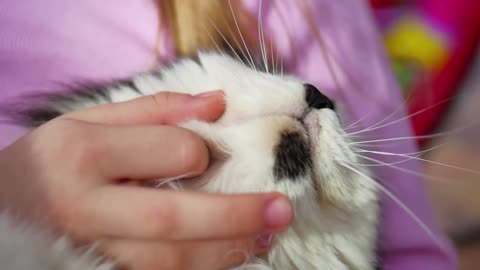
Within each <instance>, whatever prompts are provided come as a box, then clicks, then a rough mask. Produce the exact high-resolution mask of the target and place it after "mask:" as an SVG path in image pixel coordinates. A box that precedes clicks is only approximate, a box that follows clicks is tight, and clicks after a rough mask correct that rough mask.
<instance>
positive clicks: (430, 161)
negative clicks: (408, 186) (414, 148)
mask: <svg viewBox="0 0 480 270" xmlns="http://www.w3.org/2000/svg"><path fill="white" fill-rule="evenodd" d="M358 152H363V153H370V154H375V155H383V156H398V157H409V158H410V159H415V160H420V161H423V162H427V163H431V164H435V165H439V166H443V167H447V168H451V169H455V170H459V171H463V172H469V173H473V174H479V175H480V171H476V170H471V169H467V168H462V167H458V166H454V165H450V164H446V163H442V162H438V161H433V160H429V159H425V158H420V157H418V156H417V157H415V156H409V155H404V154H396V153H390V152H383V151H369V150H360V151H358Z"/></svg>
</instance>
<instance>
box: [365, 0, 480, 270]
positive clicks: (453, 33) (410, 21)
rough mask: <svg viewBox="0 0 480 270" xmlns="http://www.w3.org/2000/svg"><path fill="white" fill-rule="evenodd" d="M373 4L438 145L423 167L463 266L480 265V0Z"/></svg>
mask: <svg viewBox="0 0 480 270" xmlns="http://www.w3.org/2000/svg"><path fill="white" fill-rule="evenodd" d="M371 6H372V11H373V14H374V16H375V19H376V21H377V24H378V25H379V28H380V30H381V34H382V37H383V42H384V45H385V47H386V49H387V52H388V54H389V57H390V59H391V62H392V66H393V69H394V71H395V73H396V76H397V78H398V79H399V81H400V82H401V84H402V88H403V91H404V95H405V99H406V101H407V104H408V109H409V113H410V114H415V113H416V112H418V113H417V114H415V115H414V116H413V117H412V118H411V122H412V125H413V127H414V130H415V133H416V135H417V136H420V138H419V139H418V140H417V141H418V144H419V146H420V147H421V148H422V149H430V148H432V147H435V146H440V147H437V148H435V149H433V150H431V151H428V152H426V153H425V154H424V155H422V156H421V158H424V159H427V160H430V161H432V162H430V161H425V162H424V167H425V171H426V173H427V175H428V177H429V178H430V179H428V180H427V184H428V187H429V191H430V197H431V200H432V204H433V207H434V209H435V212H436V214H437V217H438V221H439V223H440V225H441V226H442V228H443V230H444V231H445V232H446V233H447V234H448V235H449V236H450V238H451V239H452V241H453V242H454V243H455V245H456V247H457V250H458V254H459V260H460V267H459V269H461V270H473V269H480V266H479V265H480V124H479V123H480V47H479V36H480V0H417V1H400V0H397V1H395V0H371ZM422 110H423V112H421V113H420V111H422ZM434 134H437V135H434ZM432 135H433V136H432ZM440 163H443V164H447V166H442V165H439V164H440ZM454 167H459V168H463V169H458V168H454ZM474 171H479V172H478V173H476V172H474ZM438 178H442V179H438Z"/></svg>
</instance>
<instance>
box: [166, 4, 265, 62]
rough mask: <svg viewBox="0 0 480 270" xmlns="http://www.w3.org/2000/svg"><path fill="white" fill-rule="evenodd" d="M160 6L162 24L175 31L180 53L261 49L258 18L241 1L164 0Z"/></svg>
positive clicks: (184, 54) (176, 44)
mask: <svg viewBox="0 0 480 270" xmlns="http://www.w3.org/2000/svg"><path fill="white" fill-rule="evenodd" d="M158 5H159V10H160V23H161V27H167V28H168V29H169V30H170V32H171V33H172V36H173V38H174V42H175V48H176V53H177V55H180V56H191V55H194V54H195V53H196V51H197V50H199V49H206V50H216V49H233V50H237V51H239V50H242V49H243V47H242V46H247V47H248V48H249V49H250V50H253V51H256V50H257V49H258V48H259V45H258V39H257V36H256V34H258V32H257V31H256V29H257V20H256V19H255V18H254V17H253V16H252V15H251V14H250V13H248V12H247V11H246V10H245V9H244V8H243V6H242V5H241V4H240V3H239V1H231V2H230V1H226V0H160V1H158ZM242 38H243V40H244V41H245V45H244V44H243V41H242ZM157 44H159V43H157ZM227 44H229V45H227ZM227 46H228V48H227ZM230 46H231V48H230Z"/></svg>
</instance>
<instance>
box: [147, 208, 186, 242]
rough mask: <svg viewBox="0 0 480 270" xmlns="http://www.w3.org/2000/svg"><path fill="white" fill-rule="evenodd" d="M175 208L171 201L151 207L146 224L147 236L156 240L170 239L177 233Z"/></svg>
mask: <svg viewBox="0 0 480 270" xmlns="http://www.w3.org/2000/svg"><path fill="white" fill-rule="evenodd" d="M176 209H177V207H176V206H175V203H174V202H173V201H170V202H168V203H164V204H162V205H161V206H160V207H152V210H151V211H149V214H148V218H147V222H148V224H150V228H149V231H150V232H149V234H150V235H152V236H155V237H158V238H165V239H168V238H172V237H173V236H175V235H176V234H177V233H178V230H179V221H178V213H177V211H176Z"/></svg>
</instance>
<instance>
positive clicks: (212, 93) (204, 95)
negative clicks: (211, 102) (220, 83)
mask: <svg viewBox="0 0 480 270" xmlns="http://www.w3.org/2000/svg"><path fill="white" fill-rule="evenodd" d="M217 95H222V96H223V95H224V92H223V90H215V91H208V92H203V93H200V94H196V95H194V97H196V98H206V97H211V96H217Z"/></svg>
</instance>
